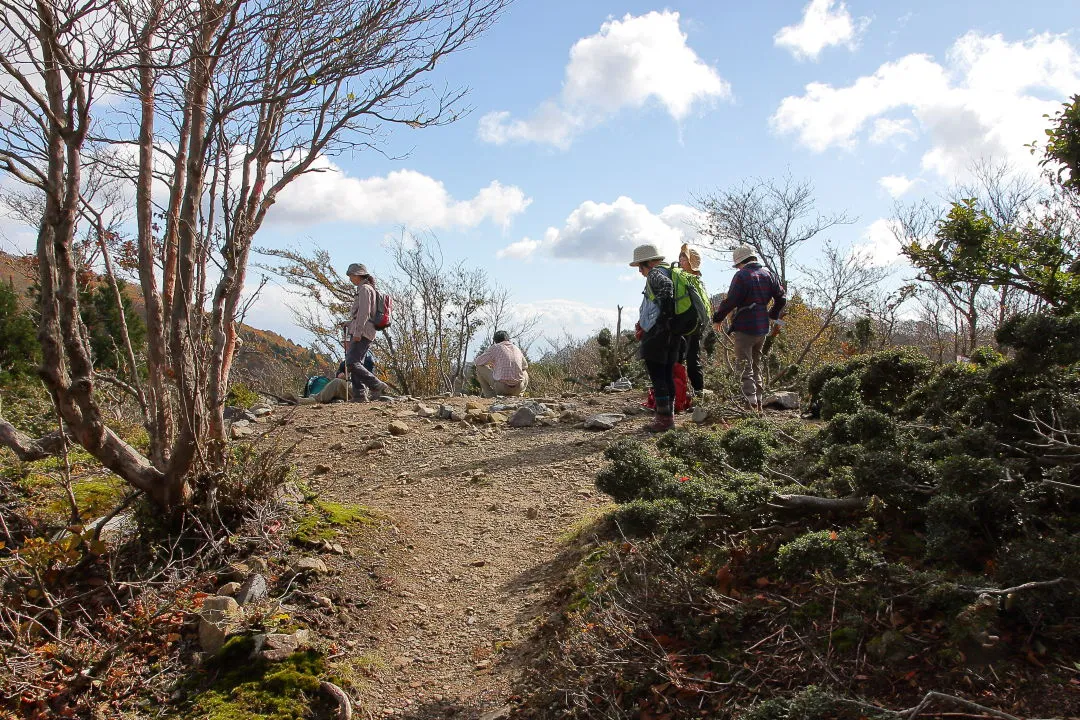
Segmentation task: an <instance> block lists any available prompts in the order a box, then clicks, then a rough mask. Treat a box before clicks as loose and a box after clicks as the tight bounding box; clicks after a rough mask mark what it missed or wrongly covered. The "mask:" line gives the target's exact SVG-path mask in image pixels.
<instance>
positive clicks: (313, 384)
mask: <svg viewBox="0 0 1080 720" xmlns="http://www.w3.org/2000/svg"><path fill="white" fill-rule="evenodd" d="M329 384H330V380H329V378H327V377H326V376H324V375H312V376H311V377H309V378H308V379H307V382H306V383H304V397H313V396H315V395H318V394H319V392H320V391H321V390H322V389H323V388H324V387H326V386H327V385H329Z"/></svg>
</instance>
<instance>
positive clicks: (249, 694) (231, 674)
mask: <svg viewBox="0 0 1080 720" xmlns="http://www.w3.org/2000/svg"><path fill="white" fill-rule="evenodd" d="M251 649H252V639H251V638H250V637H244V638H236V639H234V640H232V641H230V642H229V643H228V644H226V646H225V647H224V648H222V652H221V655H220V656H218V658H216V659H215V660H214V661H212V663H211V664H210V665H209V666H208V669H209V670H211V671H214V670H217V671H219V672H220V674H219V675H218V676H217V678H216V679H215V680H213V682H212V683H211V684H210V686H209V687H207V688H206V689H205V690H202V691H201V692H199V693H198V694H196V695H195V697H194V698H193V699H192V700H191V701H190V703H189V704H188V706H187V707H186V708H185V709H184V711H183V712H182V715H181V717H182V718H185V720H299V719H300V718H307V717H311V716H312V705H313V702H314V700H315V698H316V697H317V695H318V693H319V684H320V682H321V679H320V678H321V677H322V675H323V674H324V673H325V672H326V662H325V660H324V658H323V656H322V654H321V653H318V652H316V651H314V650H305V651H303V652H298V653H294V654H293V655H290V656H289V657H288V658H286V659H285V660H282V661H281V662H276V663H271V662H267V661H266V660H261V659H259V660H248V659H247V658H248V657H249V655H250V652H251Z"/></svg>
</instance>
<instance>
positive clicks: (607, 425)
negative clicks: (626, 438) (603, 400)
mask: <svg viewBox="0 0 1080 720" xmlns="http://www.w3.org/2000/svg"><path fill="white" fill-rule="evenodd" d="M625 419H626V416H625V415H623V414H622V413H600V414H599V415H592V416H591V417H587V418H585V428H586V429H587V430H611V429H612V428H613V427H615V426H616V425H618V424H619V423H620V422H622V421H623V420H625Z"/></svg>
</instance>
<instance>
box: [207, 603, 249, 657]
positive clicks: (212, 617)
mask: <svg viewBox="0 0 1080 720" xmlns="http://www.w3.org/2000/svg"><path fill="white" fill-rule="evenodd" d="M241 617H242V613H241V611H240V604H239V603H237V602H236V600H234V599H233V598H231V597H228V596H226V595H217V596H215V597H208V598H206V599H205V600H203V606H202V610H201V611H200V612H199V646H200V647H202V649H203V651H204V652H208V653H211V654H214V653H217V652H218V651H219V650H221V647H222V646H223V645H224V644H225V638H227V637H228V636H229V635H230V634H231V633H234V632H236V631H237V630H239V629H240V619H241Z"/></svg>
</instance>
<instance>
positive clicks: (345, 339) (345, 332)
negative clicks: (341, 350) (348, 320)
mask: <svg viewBox="0 0 1080 720" xmlns="http://www.w3.org/2000/svg"><path fill="white" fill-rule="evenodd" d="M341 341H342V345H344V346H345V363H344V365H345V399H346V400H351V399H352V382H351V381H350V379H349V328H348V327H343V328H341Z"/></svg>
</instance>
